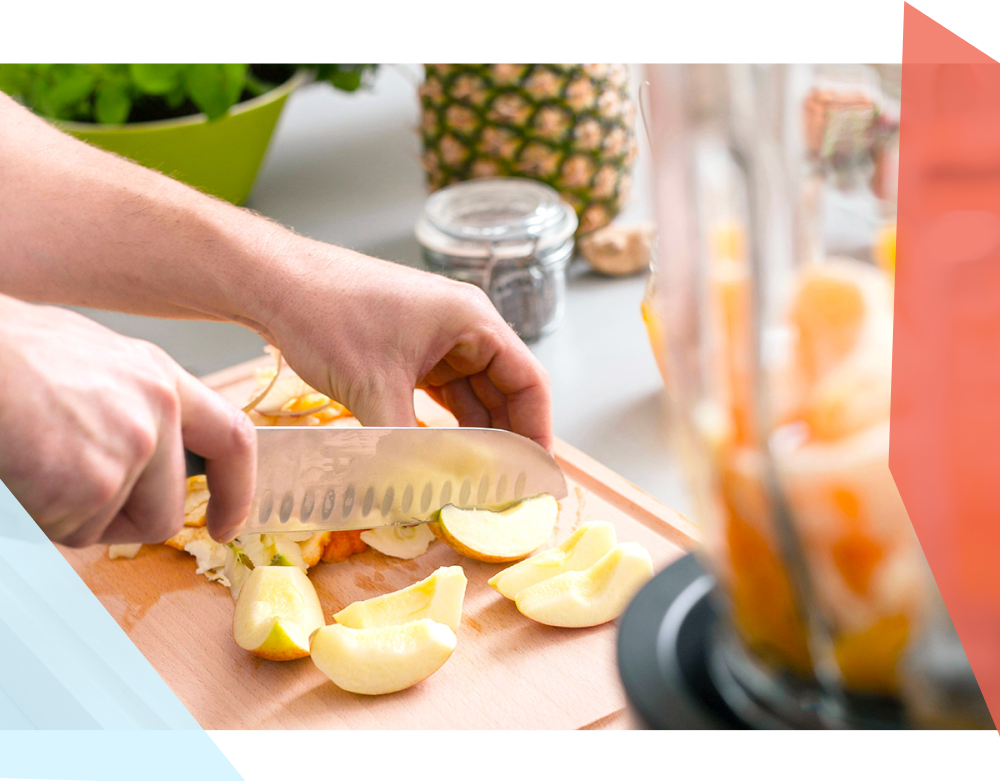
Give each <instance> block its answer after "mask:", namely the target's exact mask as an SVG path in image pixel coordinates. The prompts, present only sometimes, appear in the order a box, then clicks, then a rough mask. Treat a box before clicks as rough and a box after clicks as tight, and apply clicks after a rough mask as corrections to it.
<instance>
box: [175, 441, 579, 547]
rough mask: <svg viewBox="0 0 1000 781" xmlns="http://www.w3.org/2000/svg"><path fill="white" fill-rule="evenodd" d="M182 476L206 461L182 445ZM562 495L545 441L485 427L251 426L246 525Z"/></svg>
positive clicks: (256, 527) (380, 516) (271, 528)
mask: <svg viewBox="0 0 1000 781" xmlns="http://www.w3.org/2000/svg"><path fill="white" fill-rule="evenodd" d="M184 454H185V461H186V467H187V474H188V476H189V477H190V476H192V475H198V474H204V473H205V461H204V459H203V458H201V457H200V456H198V455H196V454H194V453H191V452H190V451H187V450H185V452H184ZM541 493H548V494H552V495H553V496H554V497H555V498H556V499H562V498H564V497H565V496H566V493H567V490H566V479H565V478H564V477H563V473H562V470H561V469H560V468H559V466H558V464H556V462H555V459H553V458H552V456H550V455H549V454H548V453H547V452H546V451H545V449H544V448H542V447H541V446H540V445H538V444H536V443H535V442H532V441H531V440H530V439H527V438H525V437H522V436H519V435H518V434H512V433H511V432H509V431H502V430H500V429H487V428H305V427H300V426H266V427H261V428H258V429H257V487H256V490H255V493H254V498H253V503H252V504H251V505H250V513H249V515H248V516H247V521H246V525H245V527H244V530H243V531H244V533H247V534H273V533H275V532H306V531H308V532H317V531H330V530H338V531H346V530H349V529H373V528H376V527H379V526H397V525H411V524H416V523H425V522H427V521H429V520H432V515H433V514H434V513H435V512H436V511H437V510H440V509H441V508H442V507H444V506H445V505H447V504H453V505H455V506H457V507H462V508H471V507H490V506H497V505H499V506H503V505H509V504H512V503H513V502H515V501H517V500H519V499H523V498H525V497H528V496H534V495H535V494H541Z"/></svg>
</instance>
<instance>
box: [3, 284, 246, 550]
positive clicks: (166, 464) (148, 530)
mask: <svg viewBox="0 0 1000 781" xmlns="http://www.w3.org/2000/svg"><path fill="white" fill-rule="evenodd" d="M0 432H2V439H0V480H2V481H3V482H4V483H5V484H6V486H7V487H8V488H9V489H10V491H11V493H13V495H14V496H15V498H17V500H18V501H19V502H20V503H21V505H22V506H23V507H24V508H25V510H27V512H28V514H29V515H30V516H31V517H32V518H33V519H34V520H35V522H36V523H37V524H38V525H39V526H40V527H41V529H42V531H44V532H45V534H46V535H48V537H49V538H50V539H51V540H53V541H54V542H60V543H63V544H65V545H69V546H72V547H82V546H85V545H90V544H93V543H97V542H101V543H125V542H162V541H164V540H166V539H168V538H170V537H172V536H173V535H174V534H176V533H177V532H178V531H179V530H180V528H181V527H182V526H183V525H184V496H185V472H184V447H185V446H186V447H187V448H188V449H190V450H192V451H194V452H195V453H198V454H200V455H202V456H204V457H205V458H206V460H207V469H206V474H207V477H208V483H209V487H210V489H211V499H210V501H209V506H208V513H207V525H208V530H209V533H210V534H211V535H212V537H213V538H215V539H216V540H219V541H221V542H225V541H228V540H230V539H232V538H233V537H235V536H236V534H237V533H238V531H239V529H240V527H241V526H242V524H243V521H244V519H245V517H246V514H247V512H248V511H249V508H250V501H251V498H252V494H253V487H254V479H255V470H256V444H257V440H256V432H255V430H254V427H253V425H252V424H251V422H250V419H249V418H248V417H247V416H246V415H244V414H243V412H242V411H241V410H239V409H238V408H237V407H235V406H233V405H231V404H230V403H229V402H227V401H226V400H225V399H223V398H222V397H221V396H219V395H218V394H217V393H215V392H213V391H211V390H209V389H208V388H207V387H205V386H204V385H203V384H202V383H200V382H199V381H198V380H196V379H195V378H194V377H192V376H191V375H190V374H188V373H187V372H186V371H184V370H183V369H182V368H181V367H180V366H178V365H177V364H176V363H175V362H174V361H173V360H171V359H170V357H169V356H168V355H167V354H166V353H164V352H163V351H162V350H160V349H159V348H158V347H156V346H154V345H152V344H149V343H147V342H143V341H139V340H136V339H130V338H127V337H124V336H121V335H120V334H117V333H115V332H114V331H110V330H108V329H106V328H104V327H103V326H100V325H98V324H97V323H94V322H93V321H91V320H88V319H87V318H85V317H82V316H81V315H78V314H76V313H74V312H70V311H68V310H65V309H59V308H54V307H41V306H35V305H32V304H25V303H23V302H20V301H16V300H14V299H11V298H7V297H6V296H0Z"/></svg>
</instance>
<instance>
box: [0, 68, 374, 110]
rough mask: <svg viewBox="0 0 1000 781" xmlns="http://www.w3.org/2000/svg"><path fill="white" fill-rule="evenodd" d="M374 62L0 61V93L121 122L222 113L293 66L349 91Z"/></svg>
mask: <svg viewBox="0 0 1000 781" xmlns="http://www.w3.org/2000/svg"><path fill="white" fill-rule="evenodd" d="M376 67H377V66H375V65H236V64H221V65H218V64H203V63H198V64H190V65H184V64H137V65H121V64H112V65H70V64H55V65H40V64H32V65H3V64H0V91H2V92H6V93H8V94H9V95H11V96H12V97H14V98H15V99H17V100H19V101H20V102H21V103H23V104H24V105H25V106H27V107H28V108H30V109H32V110H33V111H35V112H36V113H38V114H41V115H43V116H46V117H49V118H51V119H60V120H68V121H76V122H97V123H100V124H106V125H120V124H124V123H126V122H145V121H151V120H157V119H171V118H174V117H182V116H189V115H192V114H198V113H204V114H205V115H207V116H208V118H209V119H210V120H212V119H218V118H219V117H221V116H224V115H225V114H226V112H227V111H229V109H230V108H231V107H232V106H233V105H235V104H236V103H239V102H241V101H243V100H249V99H250V98H253V97H256V96H257V95H261V94H263V93H265V92H267V91H269V90H271V89H273V88H274V87H275V86H277V85H278V84H282V83H284V82H285V81H287V80H288V79H290V78H291V77H292V76H293V75H294V74H295V73H296V72H297V71H298V70H300V69H307V70H310V71H312V73H313V74H314V76H315V79H316V80H317V81H324V82H327V83H329V84H331V85H333V86H334V87H335V88H337V89H341V90H346V91H353V90H356V89H358V88H359V87H361V86H364V85H365V84H366V83H367V82H368V81H369V79H370V76H371V75H372V74H373V73H374V71H375V69H376Z"/></svg>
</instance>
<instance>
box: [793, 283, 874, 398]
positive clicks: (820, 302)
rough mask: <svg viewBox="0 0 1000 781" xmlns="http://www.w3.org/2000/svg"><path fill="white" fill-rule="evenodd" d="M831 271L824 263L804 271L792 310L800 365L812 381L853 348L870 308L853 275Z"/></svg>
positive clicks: (806, 377) (807, 377)
mask: <svg viewBox="0 0 1000 781" xmlns="http://www.w3.org/2000/svg"><path fill="white" fill-rule="evenodd" d="M831 265H832V264H831ZM830 271H831V269H830V268H828V267H827V266H826V265H824V267H822V268H821V267H820V266H817V267H816V269H815V270H813V269H809V270H807V271H806V272H805V273H804V279H803V281H802V283H801V285H800V287H799V291H798V295H797V296H796V298H795V303H794V305H793V307H792V311H791V320H792V323H793V325H794V327H795V330H796V331H797V335H798V344H797V348H798V356H799V363H800V367H801V369H802V373H803V375H804V377H805V379H806V380H807V381H810V382H814V381H815V380H817V379H818V378H819V377H821V376H822V375H823V374H825V373H826V372H827V371H828V370H829V369H830V368H832V367H833V366H834V365H836V364H837V363H839V362H840V361H841V360H842V359H843V358H844V357H845V356H846V355H848V354H849V353H850V352H851V351H852V350H853V349H854V347H855V345H856V344H857V341H858V337H859V336H860V334H861V327H862V325H863V323H864V319H865V314H866V310H867V307H866V305H865V298H864V293H863V291H862V289H861V286H860V285H859V284H858V280H857V279H856V278H852V277H853V276H854V275H852V274H846V273H830Z"/></svg>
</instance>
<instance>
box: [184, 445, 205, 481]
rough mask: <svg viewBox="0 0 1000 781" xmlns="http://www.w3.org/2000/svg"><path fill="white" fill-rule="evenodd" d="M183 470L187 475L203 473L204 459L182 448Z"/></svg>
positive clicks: (192, 475)
mask: <svg viewBox="0 0 1000 781" xmlns="http://www.w3.org/2000/svg"><path fill="white" fill-rule="evenodd" d="M184 471H185V473H186V474H187V476H188V477H194V476H195V475H203V474H205V459H204V458H202V457H201V456H199V455H198V454H197V453H192V452H191V451H190V450H188V449H187V448H184Z"/></svg>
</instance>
